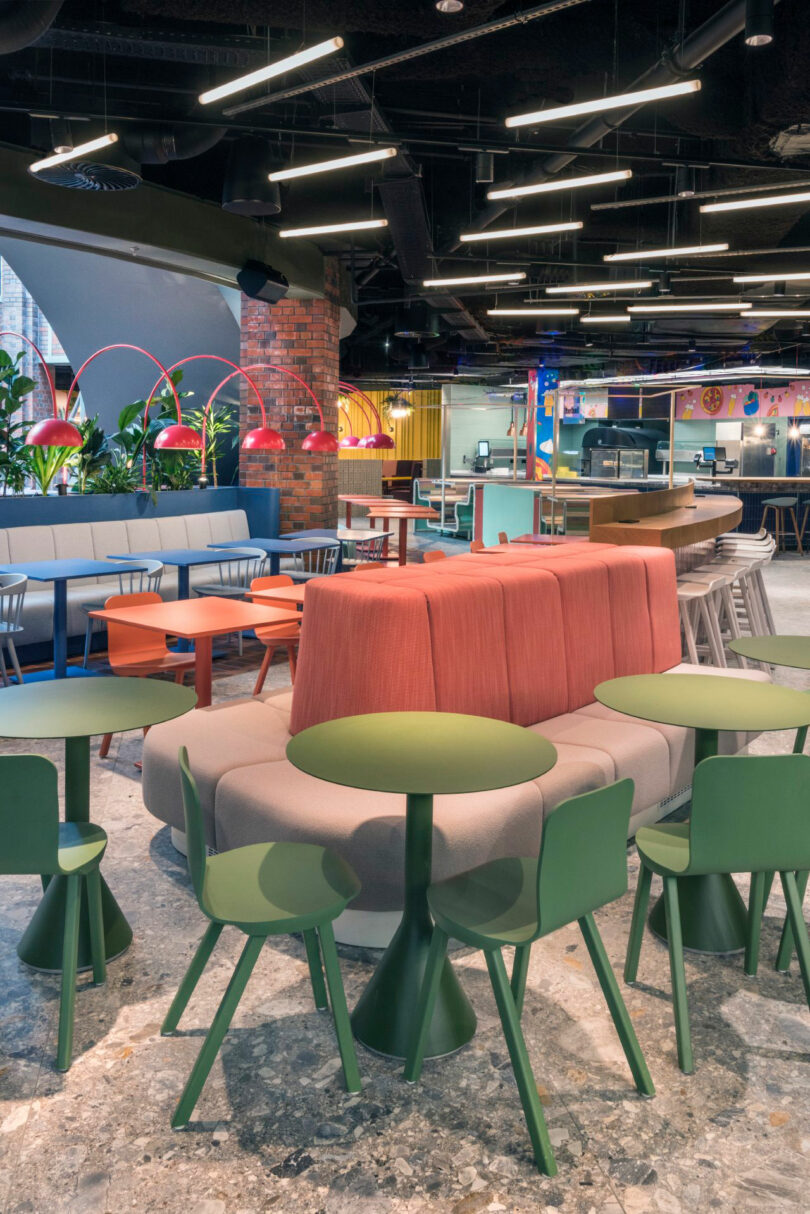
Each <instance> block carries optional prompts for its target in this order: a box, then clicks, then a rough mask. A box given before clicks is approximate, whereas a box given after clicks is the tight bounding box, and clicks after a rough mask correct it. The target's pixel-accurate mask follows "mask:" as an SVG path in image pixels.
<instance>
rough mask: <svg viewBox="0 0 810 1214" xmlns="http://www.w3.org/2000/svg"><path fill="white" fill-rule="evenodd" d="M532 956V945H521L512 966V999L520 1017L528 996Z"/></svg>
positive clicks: (516, 950) (517, 949) (516, 951)
mask: <svg viewBox="0 0 810 1214" xmlns="http://www.w3.org/2000/svg"><path fill="white" fill-rule="evenodd" d="M531 955H532V946H531V945H530V944H519V945H518V946H517V948H516V949H515V960H514V962H513V964H512V982H511V987H512V998H513V999H514V1001H515V1007H516V1009H517V1014H518V1016H521V1015H522V1014H523V996H524V995H525V994H526V976H527V975H528V973H529V958H530V957H531Z"/></svg>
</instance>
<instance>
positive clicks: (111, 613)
mask: <svg viewBox="0 0 810 1214" xmlns="http://www.w3.org/2000/svg"><path fill="white" fill-rule="evenodd" d="M90 615H91V616H92V617H93V619H95V620H106V621H112V622H113V623H117V624H131V625H133V627H135V628H146V629H147V630H149V631H150V632H162V633H163V634H164V636H176V637H181V638H182V639H183V640H186V641H193V642H194V655H195V656H194V687H195V690H196V692H197V707H198V708H207V707H208V705H209V704H210V703H211V656H212V655H211V651H212V641H213V639H214V637H216V636H226V635H227V634H228V633H229V632H247V631H248V630H250V629H252V628H262V627H264V626H266V625H267V624H289V623H292V622H295V621H298V620H299V619H300V616H299V613H298V610H297V609H296V608H295V607H291V608H286V607H272V606H270V605H269V604H262V605H258V604H256V603H245V602H243V601H242V600H241V599H223V598H217V597H216V596H215V595H211V596H210V597H209V596H206V597H204V598H199V599H176V600H175V601H174V602H170V603H148V604H146V606H144V607H113V608H110V610H103V611H91V612H90Z"/></svg>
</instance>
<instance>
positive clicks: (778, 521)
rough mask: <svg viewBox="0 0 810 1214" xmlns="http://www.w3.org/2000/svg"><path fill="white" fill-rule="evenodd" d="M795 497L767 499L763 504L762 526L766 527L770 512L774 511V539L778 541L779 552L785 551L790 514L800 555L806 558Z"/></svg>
mask: <svg viewBox="0 0 810 1214" xmlns="http://www.w3.org/2000/svg"><path fill="white" fill-rule="evenodd" d="M797 501H798V498H795V497H766V498H765V500H764V501H763V503H762V507H763V509H762V520H761V522H760V526H761V527H764V526H765V518H766V516H767V514H768V511H769V510H773V516H774V538H775V540H776V548H777V551H779V550H780V549H781V550H782V551H784V550H785V515H786V514H790V517H791V519H792V520H793V534H794V535H795V537H796V547H797V548H798V549H799V554H800V555H801V556H804V549H803V548H802V537H801V533H800V531H799V524H798V522H797V521H796V502H797Z"/></svg>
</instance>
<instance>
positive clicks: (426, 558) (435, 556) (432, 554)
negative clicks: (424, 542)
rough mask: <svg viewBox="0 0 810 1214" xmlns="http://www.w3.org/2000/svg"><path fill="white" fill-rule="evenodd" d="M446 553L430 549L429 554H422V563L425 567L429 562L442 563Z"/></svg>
mask: <svg viewBox="0 0 810 1214" xmlns="http://www.w3.org/2000/svg"><path fill="white" fill-rule="evenodd" d="M446 556H447V553H446V552H444V551H442V549H441V548H431V549H430V551H429V552H426V553H424V555H423V557H422V561H423V563H424V564H425V565H429V564H430V563H431V561H443V560H444V558H445V557H446Z"/></svg>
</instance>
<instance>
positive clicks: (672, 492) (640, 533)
mask: <svg viewBox="0 0 810 1214" xmlns="http://www.w3.org/2000/svg"><path fill="white" fill-rule="evenodd" d="M742 510H743V507H742V502H741V501H740V499H739V498H738V497H732V496H730V495H729V496H726V495H725V494H723V495H718V494H713V495H712V496H711V497H704V498H697V499H695V487H694V484H692V483H691V482H690V483H689V484H688V485H677V486H675V487H674V488H673V489H656V490H653V491H652V492H650V493H629V494H628V493H622V494H615V495H613V494H611V495H610V496H609V497H597V498H593V499H592V500H591V504H590V530H589V536H590V539H592V540H594V541H595V542H601V543H609V544H643V545H646V546H650V547H655V548H686V547H688V545H690V544H698V543H700V542H701V541H702V540H710V539H714V537H715V536H718V535H722V533H723V532H724V531H733V529H734V528H735V527H736V526H737V525H738V524H739V522H740V520H741V518H742Z"/></svg>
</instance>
